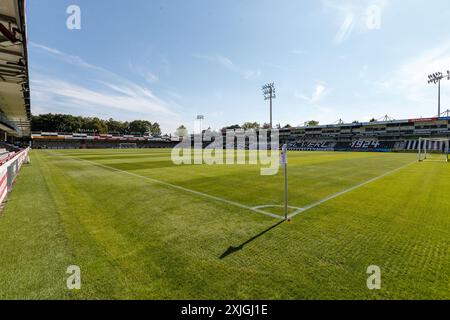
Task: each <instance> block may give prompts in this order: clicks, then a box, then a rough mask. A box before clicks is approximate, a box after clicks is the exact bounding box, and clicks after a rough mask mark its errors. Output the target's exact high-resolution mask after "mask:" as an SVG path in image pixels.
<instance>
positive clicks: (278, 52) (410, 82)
mask: <svg viewBox="0 0 450 320" xmlns="http://www.w3.org/2000/svg"><path fill="white" fill-rule="evenodd" d="M70 5H78V6H79V7H80V9H81V29H80V30H69V29H68V28H67V27H66V20H67V18H68V17H69V14H67V13H66V9H67V7H68V6H70ZM374 8H375V9H376V11H374V10H375V9H374ZM27 11H28V12H27V15H28V17H27V18H28V38H29V60H30V79H31V90H32V111H33V113H35V114H38V113H46V112H53V113H56V112H57V113H71V114H75V115H85V116H98V117H101V118H105V119H106V118H109V117H113V118H115V119H119V120H132V119H147V120H149V121H152V122H153V121H158V122H159V123H160V124H161V126H162V129H163V132H167V133H171V132H174V131H175V129H176V127H178V126H179V125H180V124H184V125H186V126H188V128H189V129H191V130H194V129H195V127H196V125H198V124H196V123H195V120H194V119H195V116H196V115H197V114H203V115H205V120H204V125H203V126H204V127H206V126H211V127H213V128H221V127H222V126H225V125H230V124H235V123H239V124H242V123H243V122H245V121H252V122H253V121H257V122H260V123H264V122H268V121H269V119H268V116H269V112H268V111H269V110H268V103H267V102H265V101H264V100H263V97H262V93H261V86H262V85H263V84H265V83H267V82H275V85H276V88H277V99H276V100H275V101H274V123H281V124H282V125H284V124H286V123H289V124H291V125H299V124H302V123H304V122H305V121H307V120H312V119H314V120H318V121H320V123H322V124H325V123H327V124H328V123H333V122H335V121H337V120H338V119H340V118H341V119H343V120H344V121H346V122H351V121H353V120H359V121H364V120H369V119H370V118H372V117H375V118H380V117H382V116H383V115H386V114H388V115H390V116H392V117H394V118H396V119H403V118H415V117H420V116H424V117H428V116H433V115H435V114H436V113H437V110H436V109H437V107H436V99H437V88H436V87H435V86H433V85H428V84H427V75H428V74H429V73H432V72H436V71H442V72H444V71H446V70H447V69H450V28H448V27H447V26H448V22H449V21H450V3H449V2H448V0H430V1H426V2H424V1H421V0H408V1H406V0H354V1H352V0H304V1H294V0H292V1H287V0H281V1H275V0H271V1H269V0H240V1H238V0H220V1H219V0H189V1H186V0H166V1H156V0H152V1H149V0H129V1H125V0H78V1H75V0H71V1H64V0H60V1H55V0H28V2H27ZM371 12H372V13H373V12H375V13H379V19H375V20H374V19H371V17H373V16H374V15H373V14H370V13H371ZM442 105H443V107H442V108H443V109H447V108H450V81H445V82H444V83H442Z"/></svg>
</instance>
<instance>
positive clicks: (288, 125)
mask: <svg viewBox="0 0 450 320" xmlns="http://www.w3.org/2000/svg"><path fill="white" fill-rule="evenodd" d="M289 128H292V126H291V125H290V124H289V123H288V124H287V125H285V126H284V127H283V129H289Z"/></svg>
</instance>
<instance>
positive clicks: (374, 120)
mask: <svg viewBox="0 0 450 320" xmlns="http://www.w3.org/2000/svg"><path fill="white" fill-rule="evenodd" d="M369 122H377V119H375V118H372V119H370V121H369Z"/></svg>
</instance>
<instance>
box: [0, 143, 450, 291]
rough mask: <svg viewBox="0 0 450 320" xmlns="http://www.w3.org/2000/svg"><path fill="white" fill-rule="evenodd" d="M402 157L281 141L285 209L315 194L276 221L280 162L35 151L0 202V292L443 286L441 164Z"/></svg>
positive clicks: (448, 261) (447, 256) (445, 190)
mask: <svg viewBox="0 0 450 320" xmlns="http://www.w3.org/2000/svg"><path fill="white" fill-rule="evenodd" d="M415 160H416V155H414V154H395V153H392V154H380V153H327V152H291V153H289V171H288V172H289V201H290V203H289V204H290V206H292V208H290V214H292V213H295V212H298V208H305V207H308V206H309V205H311V204H317V205H315V206H312V207H310V208H309V209H308V210H306V211H303V212H300V213H299V214H298V215H296V216H295V217H293V218H292V220H291V221H290V222H282V220H281V219H279V218H277V217H276V216H275V215H282V208H281V207H280V206H281V205H282V203H283V172H282V171H281V170H280V172H279V173H278V175H276V176H261V175H260V171H259V169H260V167H259V166H256V165H229V166H226V165H216V166H207V165H183V166H175V165H173V164H172V162H171V160H170V150H161V149H155V150H65V151H44V150H42V151H39V150H35V151H32V152H31V161H32V163H31V164H30V165H25V166H24V167H23V169H22V171H21V173H20V175H19V177H18V180H17V183H16V185H15V189H14V190H13V192H12V194H11V195H10V196H9V199H8V202H7V203H6V205H5V208H4V210H3V211H2V212H1V214H0V298H1V299H5V298H12V299H17V298H27V299H134V298H136V299H449V298H450V280H449V279H450V167H449V165H448V164H447V163H443V162H442V163H441V162H429V163H417V162H416V163H414V161H415ZM399 168H400V169H399ZM397 169H398V170H397ZM387 173H388V174H387ZM377 178H378V179H377ZM365 182H369V183H366V184H364V183H365ZM355 186H359V187H357V188H353V187H355ZM343 191H348V192H343ZM336 194H337V195H338V196H336V197H334V198H330V199H329V200H328V201H325V202H323V203H321V200H323V199H327V198H329V197H330V196H332V195H336ZM261 206H262V207H261ZM255 207H258V208H259V209H254V208H255ZM265 212H267V213H269V215H266V214H264V213H265ZM271 215H273V216H271ZM69 265H78V266H80V268H81V279H82V280H81V281H82V286H81V290H73V291H71V290H68V289H67V287H66V279H67V277H68V275H67V274H66V269H67V267H68V266H69ZM370 265H377V266H379V267H380V268H381V279H382V280H381V281H382V283H381V289H380V290H369V289H368V288H367V285H366V281H367V278H368V276H369V275H368V274H367V273H366V270H367V267H368V266H370Z"/></svg>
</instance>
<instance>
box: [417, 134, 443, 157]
mask: <svg viewBox="0 0 450 320" xmlns="http://www.w3.org/2000/svg"><path fill="white" fill-rule="evenodd" d="M449 144H450V139H449V138H419V146H418V149H419V155H418V156H419V161H445V162H448V151H449Z"/></svg>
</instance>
